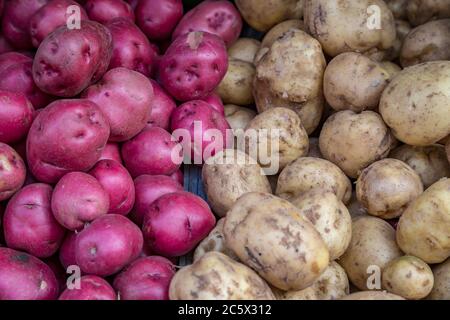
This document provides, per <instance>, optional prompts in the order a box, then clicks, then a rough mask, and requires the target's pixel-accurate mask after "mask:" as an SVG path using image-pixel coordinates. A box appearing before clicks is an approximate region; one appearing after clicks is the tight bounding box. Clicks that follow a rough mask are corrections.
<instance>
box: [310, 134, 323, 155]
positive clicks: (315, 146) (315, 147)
mask: <svg viewBox="0 0 450 320" xmlns="http://www.w3.org/2000/svg"><path fill="white" fill-rule="evenodd" d="M307 156H308V157H313V158H322V159H323V155H322V153H321V152H320V147H319V138H314V137H310V138H309V151H308V155H307Z"/></svg>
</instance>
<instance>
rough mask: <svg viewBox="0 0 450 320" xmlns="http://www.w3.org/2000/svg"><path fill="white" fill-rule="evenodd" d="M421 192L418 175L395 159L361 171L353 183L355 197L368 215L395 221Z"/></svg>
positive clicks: (385, 160)
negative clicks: (354, 185)
mask: <svg viewBox="0 0 450 320" xmlns="http://www.w3.org/2000/svg"><path fill="white" fill-rule="evenodd" d="M422 192H423V185H422V181H421V180H420V177H419V175H418V174H417V173H416V172H415V171H414V170H413V169H412V168H411V167H410V166H408V165H407V164H406V163H404V162H402V161H400V160H397V159H383V160H380V161H377V162H374V163H372V164H371V165H370V166H369V167H367V168H366V169H364V170H363V171H362V173H361V174H360V176H359V177H358V180H357V181H356V196H357V198H358V201H359V202H361V203H362V205H363V206H364V208H366V209H367V212H368V213H369V214H370V215H373V216H376V217H380V218H382V219H393V218H398V217H400V216H401V215H402V214H403V211H405V209H406V208H407V207H408V205H409V204H410V203H411V202H412V201H414V200H415V199H416V198H417V197H418V196H419V195H420V194H422Z"/></svg>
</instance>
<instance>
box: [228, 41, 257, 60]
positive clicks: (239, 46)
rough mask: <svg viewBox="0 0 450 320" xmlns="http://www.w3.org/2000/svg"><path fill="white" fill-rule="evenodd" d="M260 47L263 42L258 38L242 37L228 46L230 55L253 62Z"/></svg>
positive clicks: (233, 57) (230, 56)
mask: <svg viewBox="0 0 450 320" xmlns="http://www.w3.org/2000/svg"><path fill="white" fill-rule="evenodd" d="M260 47H261V42H260V41H258V40H256V39H252V38H240V39H238V40H237V41H236V42H235V43H234V44H233V45H232V46H231V47H230V48H228V57H229V58H232V59H237V60H242V61H245V62H249V63H253V61H254V60H255V56H256V53H257V52H258V50H259V48H260Z"/></svg>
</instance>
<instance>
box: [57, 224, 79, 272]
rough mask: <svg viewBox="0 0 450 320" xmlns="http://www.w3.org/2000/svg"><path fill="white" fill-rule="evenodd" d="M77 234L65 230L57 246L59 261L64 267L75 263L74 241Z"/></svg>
mask: <svg viewBox="0 0 450 320" xmlns="http://www.w3.org/2000/svg"><path fill="white" fill-rule="evenodd" d="M76 239H77V234H76V233H75V232H67V233H66V237H65V238H64V241H63V242H62V244H61V247H60V248H59V262H61V265H62V266H63V268H64V269H66V270H67V268H68V267H69V266H74V265H76V264H77V260H76V257H75V242H76Z"/></svg>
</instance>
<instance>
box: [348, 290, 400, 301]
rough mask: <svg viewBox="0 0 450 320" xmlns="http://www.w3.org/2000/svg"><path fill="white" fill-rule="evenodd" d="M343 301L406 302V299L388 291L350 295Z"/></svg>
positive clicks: (362, 292)
mask: <svg viewBox="0 0 450 320" xmlns="http://www.w3.org/2000/svg"><path fill="white" fill-rule="evenodd" d="M341 300H405V299H404V298H402V297H400V296H398V295H396V294H392V293H389V292H386V291H360V292H355V293H352V294H349V295H348V296H346V297H344V298H342V299H341Z"/></svg>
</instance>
